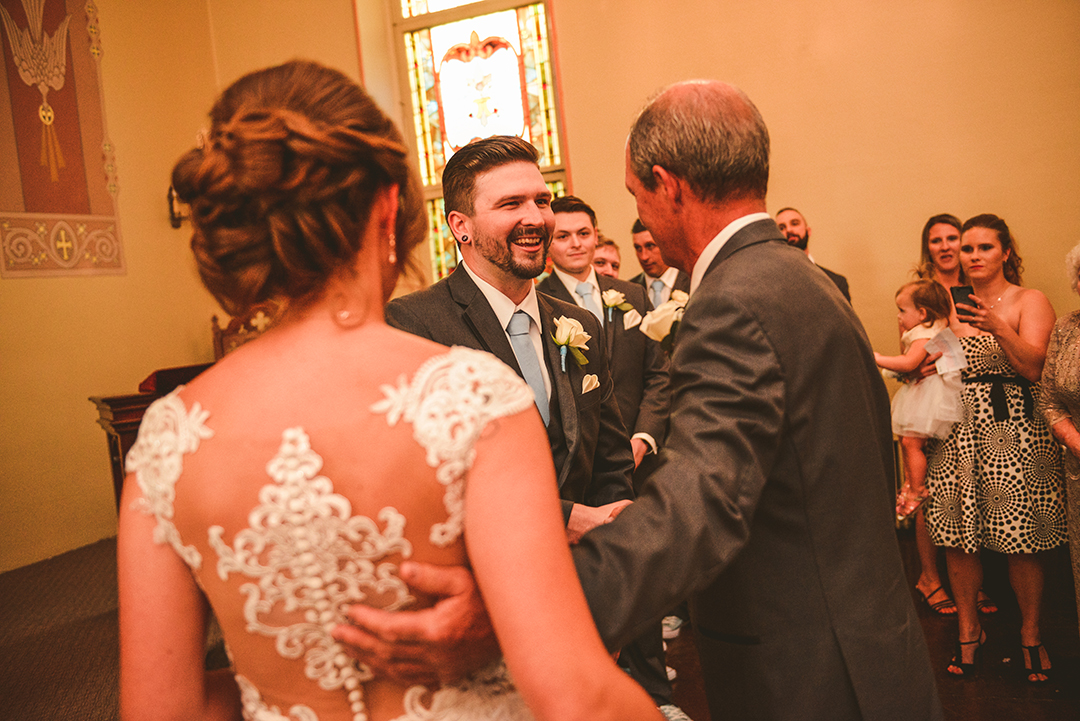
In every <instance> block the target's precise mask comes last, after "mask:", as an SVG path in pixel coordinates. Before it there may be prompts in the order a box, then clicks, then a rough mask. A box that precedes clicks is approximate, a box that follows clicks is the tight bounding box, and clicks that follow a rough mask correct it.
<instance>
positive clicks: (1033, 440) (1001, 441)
mask: <svg viewBox="0 0 1080 721" xmlns="http://www.w3.org/2000/svg"><path fill="white" fill-rule="evenodd" d="M961 231H962V234H961V239H960V261H961V263H962V265H963V269H964V272H965V273H966V274H967V276H968V278H969V279H970V281H971V285H972V287H973V288H974V293H973V295H972V296H971V297H970V301H971V302H970V303H969V304H965V303H957V305H956V312H957V316H958V318H959V321H960V323H959V324H958V328H957V329H956V334H957V335H958V336H960V343H961V345H962V346H963V347H964V351H965V353H966V356H967V362H968V367H967V368H966V369H965V370H964V371H963V376H964V396H963V401H964V407H965V408H964V420H962V421H961V422H959V423H957V424H956V426H955V427H954V428H953V432H952V434H951V435H950V436H949V437H948V438H947V439H946V440H945V441H944V442H942V443H941V444H940V446H939V447H938V448H937V449H936V451H935V453H934V455H933V457H932V458H931V460H930V472H929V476H928V483H929V485H930V487H931V488H932V489H933V496H932V498H931V501H930V504H929V509H928V510H927V525H928V527H929V530H930V535H931V537H932V538H933V540H934V543H935V544H937V545H939V546H945V547H946V559H947V561H948V568H949V580H950V582H951V584H952V590H953V598H954V599H955V601H956V606H957V612H958V613H957V615H958V619H959V637H958V641H957V649H956V653H955V655H954V657H953V659H952V661H951V663H950V665H949V667H948V670H949V672H950V673H952V674H954V675H957V676H967V675H970V674H971V673H973V672H974V665H973V664H974V662H975V660H976V656H977V654H978V651H979V648H980V647H981V646H982V644H983V643H984V642H985V641H986V634H985V632H984V631H983V629H982V626H981V624H980V622H979V614H978V609H977V606H976V603H977V594H978V591H979V588H980V587H981V585H982V565H981V563H980V561H979V555H978V553H979V549H980V548H983V547H985V548H989V549H991V550H994V551H998V552H1001V553H1005V554H1008V559H1009V580H1010V583H1011V585H1012V588H1013V591H1014V592H1015V594H1016V599H1017V603H1018V604H1019V606H1020V613H1021V629H1020V642H1021V645H1022V646H1023V652H1024V653H1023V655H1024V658H1025V667H1026V668H1027V669H1029V671H1030V673H1029V674H1028V680H1029V681H1031V682H1033V683H1037V682H1042V681H1045V680H1047V675H1046V672H1047V671H1048V670H1049V668H1050V661H1049V656H1047V654H1046V649H1044V648H1043V647H1042V639H1041V637H1040V633H1039V612H1040V608H1041V604H1042V591H1043V568H1042V561H1041V558H1040V556H1039V555H1038V554H1039V552H1040V551H1045V550H1047V549H1050V548H1054V547H1056V546H1059V545H1061V544H1062V543H1064V542H1065V540H1066V538H1065V519H1064V509H1063V506H1062V501H1061V460H1060V454H1059V451H1058V447H1057V445H1056V444H1055V443H1054V442H1053V438H1052V437H1051V435H1050V429H1049V427H1048V426H1047V425H1046V423H1045V422H1044V421H1043V420H1042V418H1041V417H1039V416H1038V414H1037V413H1036V412H1035V402H1034V395H1035V393H1036V391H1037V388H1036V387H1035V384H1036V383H1038V381H1039V378H1040V376H1041V375H1042V368H1043V362H1044V360H1045V359H1046V347H1047V344H1048V343H1049V340H1050V332H1051V330H1052V328H1053V325H1054V310H1053V308H1052V307H1051V305H1050V301H1049V300H1048V299H1047V298H1046V296H1045V295H1043V294H1042V293H1041V292H1039V291H1037V290H1033V289H1030V288H1023V287H1021V286H1020V269H1021V265H1020V256H1019V254H1018V253H1017V249H1016V244H1015V242H1014V240H1013V237H1012V234H1011V233H1010V232H1009V228H1008V226H1007V225H1006V224H1005V221H1003V220H1002V219H1000V218H998V217H997V216H995V215H989V214H986V215H978V216H976V217H974V218H971V219H970V220H968V221H967V222H966V223H964V226H963V228H962V229H961Z"/></svg>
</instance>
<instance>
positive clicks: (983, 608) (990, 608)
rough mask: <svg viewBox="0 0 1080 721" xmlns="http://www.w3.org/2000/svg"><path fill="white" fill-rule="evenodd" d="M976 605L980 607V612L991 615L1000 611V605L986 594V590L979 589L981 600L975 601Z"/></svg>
mask: <svg viewBox="0 0 1080 721" xmlns="http://www.w3.org/2000/svg"><path fill="white" fill-rule="evenodd" d="M975 606H976V607H977V608H978V609H979V613H981V614H983V615H986V616H990V615H992V614H995V613H997V612H998V605H997V604H996V603H994V602H993V601H992V600H991V599H990V597H989V596H987V595H986V591H983V590H982V589H981V588H980V589H979V600H978V601H976V602H975Z"/></svg>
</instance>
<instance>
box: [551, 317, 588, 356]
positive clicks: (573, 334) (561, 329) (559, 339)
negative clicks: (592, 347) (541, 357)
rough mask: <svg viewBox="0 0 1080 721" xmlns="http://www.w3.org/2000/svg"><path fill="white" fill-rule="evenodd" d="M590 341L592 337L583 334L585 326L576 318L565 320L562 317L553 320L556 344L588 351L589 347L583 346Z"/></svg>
mask: <svg viewBox="0 0 1080 721" xmlns="http://www.w3.org/2000/svg"><path fill="white" fill-rule="evenodd" d="M590 340H592V336H591V335H589V334H588V333H586V332H585V326H583V325H581V322H580V321H578V320H577V319H576V318H567V317H566V316H565V315H564V316H560V317H559V318H556V319H555V343H556V344H558V345H567V346H570V347H572V348H580V349H582V350H589V346H587V345H585V344H586V343H588V342H589V341H590Z"/></svg>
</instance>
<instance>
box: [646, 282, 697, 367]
mask: <svg viewBox="0 0 1080 721" xmlns="http://www.w3.org/2000/svg"><path fill="white" fill-rule="evenodd" d="M689 299H690V296H688V295H687V294H686V293H684V292H683V291H681V290H673V291H671V300H669V301H667V302H666V303H661V304H660V305H659V306H657V307H656V308H655V309H653V310H651V311H649V312H648V313H646V314H645V317H644V318H643V319H642V321H641V332H642V333H644V334H645V335H647V336H648V337H650V338H652V339H653V340H655V341H659V342H660V347H661V348H663V349H664V350H665V351H667V352H668V353H670V352H671V347H672V344H673V343H674V342H675V331H677V330H678V329H679V322H680V321H682V317H683V311H684V310H685V309H686V301H687V300H689Z"/></svg>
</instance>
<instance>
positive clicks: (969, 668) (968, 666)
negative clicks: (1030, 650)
mask: <svg viewBox="0 0 1080 721" xmlns="http://www.w3.org/2000/svg"><path fill="white" fill-rule="evenodd" d="M984 643H986V631H980V632H979V637H978V638H977V639H975V640H974V641H961V640H960V639H959V638H957V639H956V653H955V654H954V655H953V657H952V659H951V660H950V661H949V668H947V669H946V671H948V672H949V673H951V674H952V675H953V676H956V677H957V678H972V677H973V676H974V675H975V664H976V663H978V661H979V652H980V651H982V647H983V644H984ZM964 646H974V647H975V652H974V653H973V654H972V656H971V663H964ZM1025 648H1026V646H1025ZM953 668H958V669H960V671H959V673H958V672H956V671H953Z"/></svg>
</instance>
